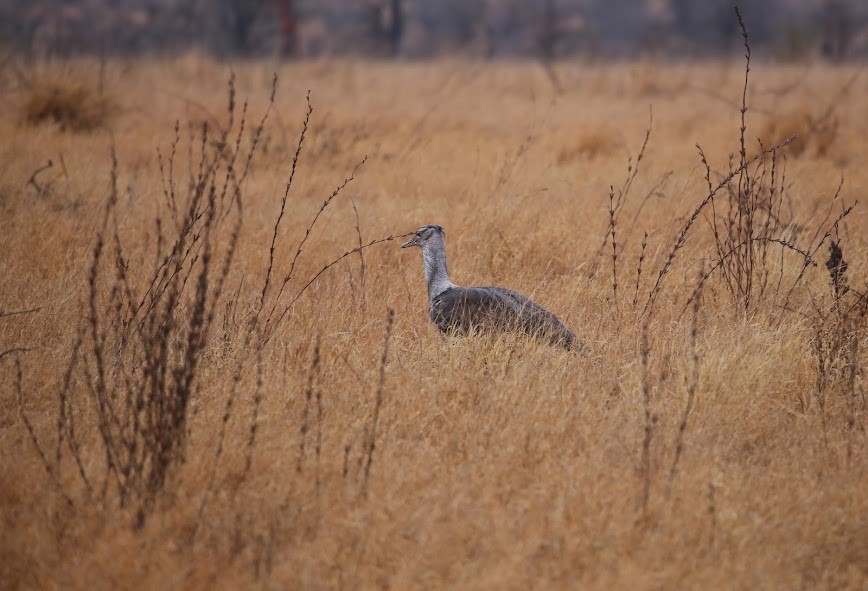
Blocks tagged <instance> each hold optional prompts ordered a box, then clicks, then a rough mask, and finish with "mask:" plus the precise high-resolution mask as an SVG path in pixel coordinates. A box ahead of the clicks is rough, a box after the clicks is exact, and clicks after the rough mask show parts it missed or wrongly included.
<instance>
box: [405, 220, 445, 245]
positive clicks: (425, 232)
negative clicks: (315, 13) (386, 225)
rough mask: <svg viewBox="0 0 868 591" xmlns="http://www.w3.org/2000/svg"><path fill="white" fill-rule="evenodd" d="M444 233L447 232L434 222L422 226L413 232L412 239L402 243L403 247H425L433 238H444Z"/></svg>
mask: <svg viewBox="0 0 868 591" xmlns="http://www.w3.org/2000/svg"><path fill="white" fill-rule="evenodd" d="M444 235H445V232H444V231H443V228H441V227H440V226H437V225H434V224H429V225H427V226H422V227H421V228H419V229H418V230H416V231H415V232H414V233H413V237H412V238H410V240H408V241H407V242H405V243H404V244H402V245H401V248H407V247H408V246H418V247H419V248H424V247H425V245H426V244H427V243H428V242H429V241H430V240H431V239H436V238H440V239H441V240H442V239H443V236H444Z"/></svg>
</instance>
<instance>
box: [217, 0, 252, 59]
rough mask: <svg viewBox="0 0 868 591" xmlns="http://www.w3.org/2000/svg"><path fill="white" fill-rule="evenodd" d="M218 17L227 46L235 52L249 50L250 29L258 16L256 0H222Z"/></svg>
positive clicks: (245, 52) (241, 52) (240, 52)
mask: <svg viewBox="0 0 868 591" xmlns="http://www.w3.org/2000/svg"><path fill="white" fill-rule="evenodd" d="M222 4H223V7H222V13H221V14H220V18H221V20H222V22H223V27H224V30H225V32H226V34H227V36H228V41H229V48H230V50H231V51H232V52H233V53H236V54H242V55H243V54H247V53H249V52H250V50H251V47H250V29H251V27H253V23H254V22H256V17H257V16H258V10H259V2H258V1H256V0H224V2H223V3H222Z"/></svg>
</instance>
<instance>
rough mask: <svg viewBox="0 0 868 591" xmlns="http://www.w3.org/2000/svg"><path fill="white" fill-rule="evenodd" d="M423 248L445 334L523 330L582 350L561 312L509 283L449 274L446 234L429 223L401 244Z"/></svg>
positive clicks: (432, 303) (432, 304)
mask: <svg viewBox="0 0 868 591" xmlns="http://www.w3.org/2000/svg"><path fill="white" fill-rule="evenodd" d="M411 246H418V247H419V249H420V250H421V251H422V264H423V267H424V271H425V282H426V283H427V284H428V315H429V317H430V318H431V321H432V322H433V323H434V324H435V325H436V326H437V328H438V329H439V330H440V332H441V333H444V334H454V335H457V336H464V335H467V334H473V333H476V332H485V333H505V332H517V333H523V334H525V335H528V336H530V337H533V338H536V339H539V340H541V341H543V342H547V343H549V344H551V345H555V346H560V347H563V348H565V349H571V350H578V351H580V350H582V348H583V347H582V344H581V343H580V342H579V340H578V339H577V338H576V335H575V334H573V332H572V331H571V330H570V329H569V328H567V327H566V326H565V325H564V323H563V322H561V321H560V320H558V318H557V316H555V315H554V314H552V313H551V312H549V311H548V310H546V309H545V308H543V307H542V306H540V305H539V304H537V303H536V302H534V301H533V300H531V299H530V298H528V297H527V296H524V295H522V294H520V293H518V292H515V291H512V290H511V289H506V288H503V287H461V286H458V285H455V284H454V283H452V280H451V279H449V271H448V268H447V266H446V233H445V231H444V230H443V228H442V227H441V226H438V225H436V224H429V225H426V226H422V227H420V228H419V229H418V230H416V231H415V232H413V233H412V238H410V240H408V241H407V242H405V243H403V244H402V245H401V248H409V247H411Z"/></svg>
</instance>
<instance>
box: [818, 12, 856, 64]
mask: <svg viewBox="0 0 868 591" xmlns="http://www.w3.org/2000/svg"><path fill="white" fill-rule="evenodd" d="M852 40H853V26H852V15H851V14H850V11H849V9H848V8H847V6H846V5H845V3H844V2H842V1H841V0H826V2H824V4H823V48H822V49H823V55H824V56H826V57H827V58H829V59H831V60H835V61H840V60H842V59H844V58H845V57H846V56H847V52H848V51H849V49H850V43H851V42H852Z"/></svg>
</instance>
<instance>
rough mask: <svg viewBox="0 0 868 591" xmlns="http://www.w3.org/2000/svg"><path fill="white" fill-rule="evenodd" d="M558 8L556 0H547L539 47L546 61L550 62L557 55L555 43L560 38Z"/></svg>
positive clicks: (544, 6)
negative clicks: (556, 8)
mask: <svg viewBox="0 0 868 591" xmlns="http://www.w3.org/2000/svg"><path fill="white" fill-rule="evenodd" d="M557 26H558V22H557V10H555V0H545V4H544V5H543V20H542V29H541V30H540V35H539V49H540V54H541V55H542V59H543V61H544V62H546V63H549V62H551V61H552V59H554V57H555V43H557V40H558V32H557Z"/></svg>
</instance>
